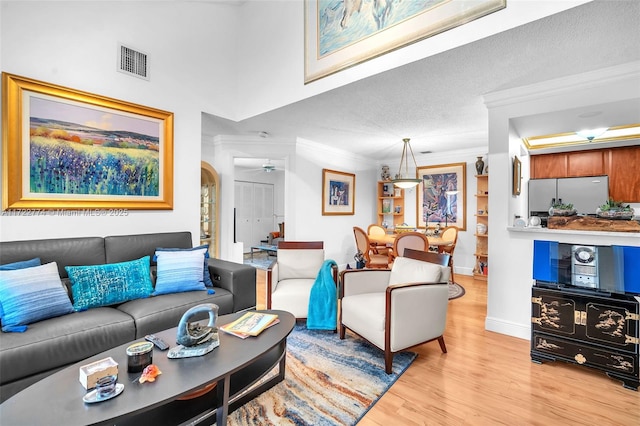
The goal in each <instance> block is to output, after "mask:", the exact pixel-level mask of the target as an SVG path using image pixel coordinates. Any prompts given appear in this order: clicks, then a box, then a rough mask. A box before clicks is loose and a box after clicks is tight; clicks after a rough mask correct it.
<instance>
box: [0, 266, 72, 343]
mask: <svg viewBox="0 0 640 426" xmlns="http://www.w3.org/2000/svg"><path fill="white" fill-rule="evenodd" d="M38 262H39V261H38ZM0 305H1V306H2V309H1V315H2V317H1V319H2V331H17V332H23V331H25V330H26V329H27V327H26V326H27V324H31V323H34V322H37V321H42V320H44V319H47V318H53V317H57V316H60V315H64V314H68V313H71V312H73V307H72V306H71V301H70V300H69V296H68V295H67V291H66V289H65V288H64V286H63V285H62V281H60V275H59V274H58V265H57V264H56V262H52V263H47V264H46V265H41V266H34V267H31V268H23V269H16V270H8V271H0Z"/></svg>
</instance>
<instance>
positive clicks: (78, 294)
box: [65, 256, 153, 311]
mask: <svg viewBox="0 0 640 426" xmlns="http://www.w3.org/2000/svg"><path fill="white" fill-rule="evenodd" d="M65 269H66V270H67V273H68V274H69V280H70V281H71V292H72V294H73V307H74V308H75V310H77V311H81V310H85V309H89V308H95V307H98V306H109V305H115V304H118V303H122V302H126V301H127V300H133V299H140V298H145V297H149V296H150V295H151V292H152V291H153V284H152V283H151V271H150V270H149V256H145V257H142V258H140V259H138V260H132V261H129V262H120V263H108V264H106V265H90V266H67V267H66V268H65Z"/></svg>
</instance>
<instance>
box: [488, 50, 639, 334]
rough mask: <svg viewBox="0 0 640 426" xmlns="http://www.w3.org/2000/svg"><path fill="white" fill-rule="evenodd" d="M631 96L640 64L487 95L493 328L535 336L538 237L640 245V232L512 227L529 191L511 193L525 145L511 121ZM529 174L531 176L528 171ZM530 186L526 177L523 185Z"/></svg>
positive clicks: (635, 94) (635, 95) (490, 318)
mask: <svg viewBox="0 0 640 426" xmlns="http://www.w3.org/2000/svg"><path fill="white" fill-rule="evenodd" d="M625 99H638V100H640V62H633V63H629V64H623V65H620V66H618V67H612V68H608V69H604V70H598V71H594V72H590V73H584V74H576V75H573V76H570V77H566V78H560V79H556V80H552V81H548V82H545V83H541V84H536V85H532V86H527V87H521V88H516V89H512V90H505V91H503V92H497V93H492V94H488V95H487V96H486V97H485V100H486V103H487V106H488V108H489V141H490V142H489V163H490V164H491V170H490V173H489V187H490V188H491V191H490V196H489V211H490V215H489V229H490V230H491V231H490V235H491V237H490V238H489V263H490V265H491V268H490V270H491V273H490V274H489V281H488V301H487V318H486V328H487V329H488V330H492V331H497V332H500V333H505V334H509V335H512V336H517V337H521V338H523V339H529V338H530V330H531V319H530V312H531V285H532V271H533V243H532V241H533V240H535V239H539V240H552V241H560V242H564V243H576V244H593V245H610V244H619V245H627V246H640V235H638V234H637V233H624V232H611V233H608V232H584V231H582V232H580V231H576V232H571V231H554V230H544V231H528V230H524V231H522V230H514V229H512V228H511V225H512V224H513V215H514V214H515V213H522V212H523V209H524V211H525V212H526V207H525V206H526V200H525V199H524V195H521V196H520V197H513V196H512V195H511V176H512V175H511V170H512V169H511V168H512V159H513V156H514V155H521V149H520V141H519V138H517V135H515V134H514V133H513V130H512V129H511V127H510V120H511V119H512V118H515V117H527V116H532V115H535V114H540V113H548V112H551V111H562V110H568V109H572V108H577V107H581V106H588V105H596V104H601V103H606V102H615V101H621V100H625ZM526 164H528V161H527V162H526ZM525 173H526V172H525ZM525 176H527V178H528V175H525ZM526 185H527V182H526V181H524V182H523V187H526Z"/></svg>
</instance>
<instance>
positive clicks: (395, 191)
mask: <svg viewBox="0 0 640 426" xmlns="http://www.w3.org/2000/svg"><path fill="white" fill-rule="evenodd" d="M394 196H396V197H402V189H400V188H396V189H394Z"/></svg>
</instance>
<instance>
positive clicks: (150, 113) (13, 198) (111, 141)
mask: <svg viewBox="0 0 640 426" xmlns="http://www.w3.org/2000/svg"><path fill="white" fill-rule="evenodd" d="M2 105H3V108H2V122H3V124H4V127H5V129H4V132H3V134H2V144H3V147H4V150H3V156H2V157H3V188H4V190H3V197H2V209H3V210H7V209H49V210H51V209H70V210H71V209H74V210H79V209H100V212H99V213H100V214H106V215H109V214H110V211H112V210H113V212H114V214H115V211H116V210H115V209H121V210H123V209H139V210H142V209H144V210H166V209H172V208H173V113H171V112H167V111H162V110H159V109H155V108H150V107H145V106H141V105H136V104H133V103H130V102H126V101H121V100H116V99H112V98H107V97H105V96H100V95H95V94H91V93H87V92H82V91H80V90H75V89H70V88H67V87H62V86H57V85H54V84H50V83H45V82H41V81H37V80H33V79H30V78H25V77H20V76H16V75H12V74H8V73H3V74H2Z"/></svg>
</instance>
